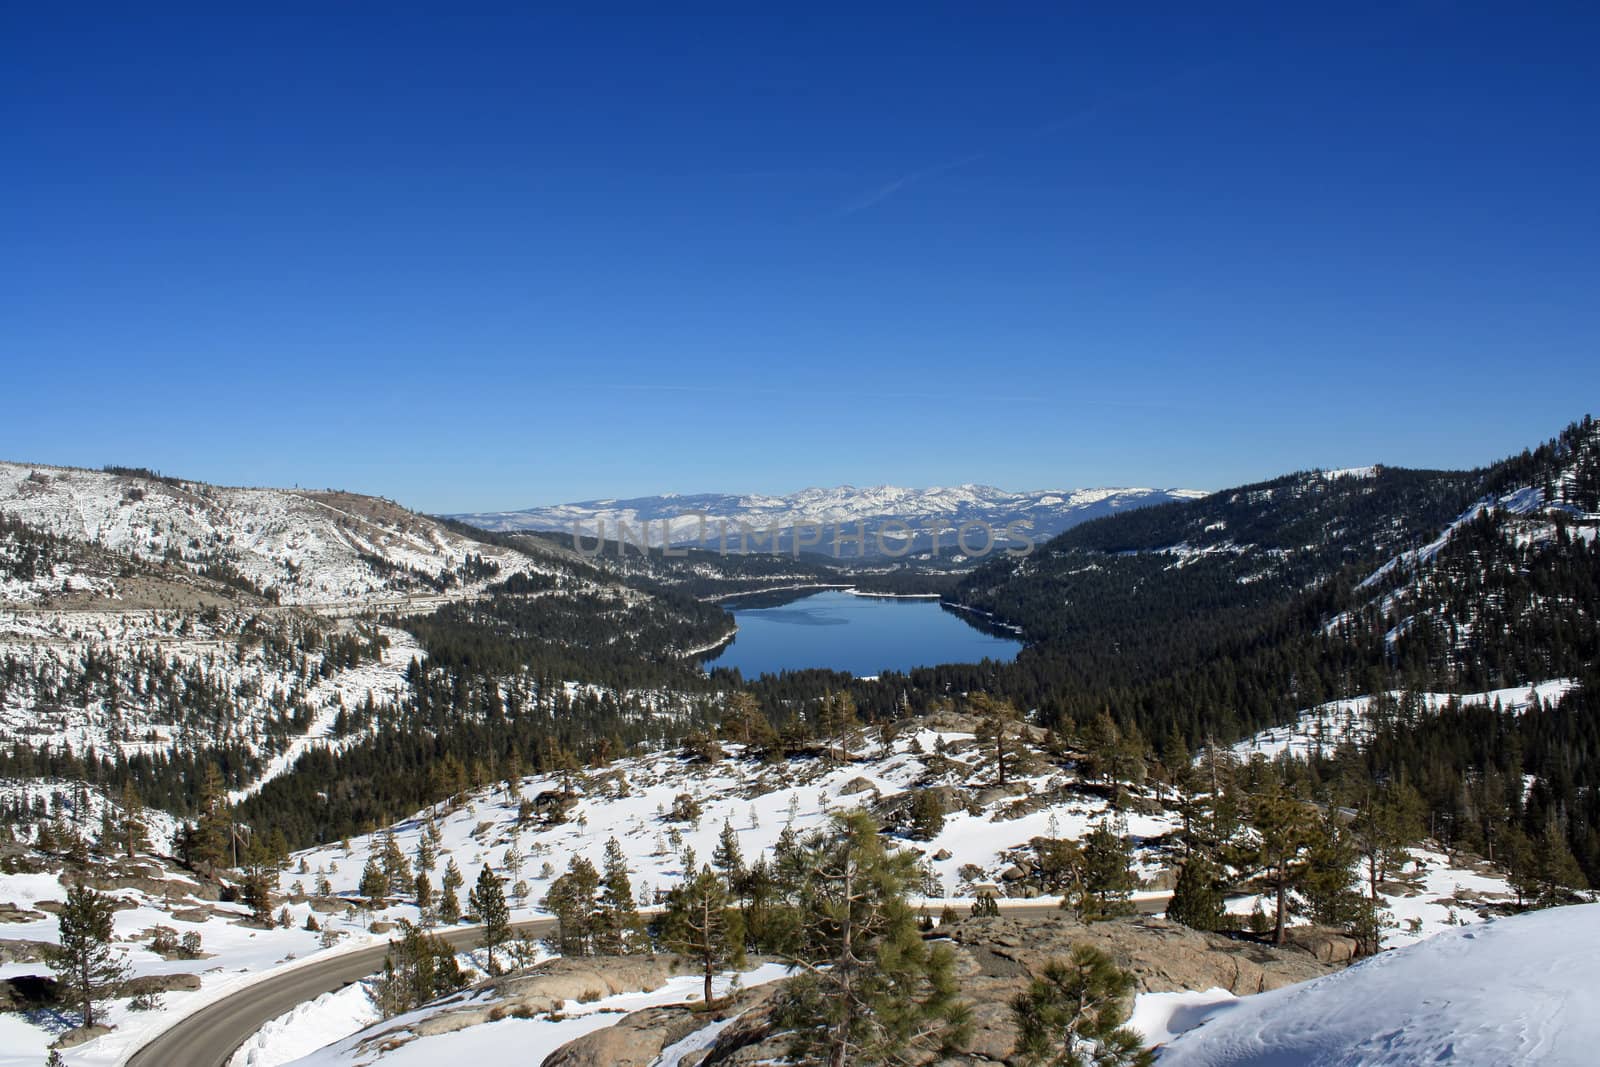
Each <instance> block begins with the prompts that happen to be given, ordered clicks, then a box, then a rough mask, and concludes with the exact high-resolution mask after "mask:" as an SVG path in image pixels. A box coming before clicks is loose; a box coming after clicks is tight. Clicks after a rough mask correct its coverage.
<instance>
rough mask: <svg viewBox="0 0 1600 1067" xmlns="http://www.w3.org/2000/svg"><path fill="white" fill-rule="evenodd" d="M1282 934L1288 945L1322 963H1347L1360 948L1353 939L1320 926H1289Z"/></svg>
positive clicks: (1354, 956)
mask: <svg viewBox="0 0 1600 1067" xmlns="http://www.w3.org/2000/svg"><path fill="white" fill-rule="evenodd" d="M1283 933H1284V938H1285V940H1286V941H1287V943H1288V944H1290V945H1292V946H1294V947H1295V948H1298V949H1300V950H1301V951H1303V952H1307V953H1310V954H1311V956H1312V958H1313V959H1318V960H1321V961H1322V962H1323V963H1348V962H1349V961H1351V960H1353V959H1355V958H1356V953H1357V952H1359V951H1360V948H1361V946H1360V944H1359V943H1358V942H1357V941H1356V939H1355V938H1353V937H1350V936H1348V935H1345V934H1341V933H1339V932H1338V931H1337V930H1329V929H1326V928H1324V927H1320V926H1291V927H1289V928H1288V929H1286V930H1285V931H1284V932H1283Z"/></svg>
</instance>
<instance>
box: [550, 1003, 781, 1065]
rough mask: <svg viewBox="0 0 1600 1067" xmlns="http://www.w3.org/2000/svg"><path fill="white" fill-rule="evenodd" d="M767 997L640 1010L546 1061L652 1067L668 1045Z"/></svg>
mask: <svg viewBox="0 0 1600 1067" xmlns="http://www.w3.org/2000/svg"><path fill="white" fill-rule="evenodd" d="M766 995H767V991H766V990H765V989H764V988H757V989H753V990H750V991H749V993H746V994H743V995H740V996H739V997H738V998H736V999H735V1000H734V1001H733V1002H731V1003H727V1004H723V1005H721V1006H720V1007H718V1008H717V1010H716V1011H711V1012H708V1011H705V1010H704V1009H703V1008H701V1007H699V1006H694V1007H690V1006H688V1005H673V1006H671V1007H665V1008H646V1009H645V1010H644V1011H636V1012H634V1013H633V1014H632V1015H629V1016H626V1017H625V1018H624V1019H623V1020H622V1021H621V1022H619V1023H618V1024H617V1025H615V1026H608V1027H606V1028H605V1029H604V1030H597V1031H595V1032H594V1033H591V1034H585V1035H584V1036H582V1037H580V1038H577V1039H576V1040H573V1041H569V1042H568V1043H567V1044H565V1045H562V1046H561V1047H560V1048H558V1049H556V1050H555V1051H554V1052H552V1053H551V1054H550V1055H549V1056H548V1057H547V1058H546V1059H545V1061H544V1067H649V1065H650V1064H652V1063H654V1062H655V1061H656V1059H657V1057H659V1056H660V1055H661V1051H662V1050H663V1049H665V1048H666V1047H667V1046H668V1045H672V1044H675V1043H677V1042H679V1041H682V1040H683V1039H684V1038H686V1037H688V1036H689V1035H690V1034H692V1033H694V1032H695V1031H696V1030H699V1029H700V1028H701V1027H703V1026H706V1025H707V1024H709V1023H713V1022H721V1021H722V1020H724V1019H729V1018H732V1017H733V1016H736V1015H738V1014H740V1013H741V1012H744V1011H748V1010H749V1008H750V1006H751V1005H752V1004H753V1003H755V1002H756V1001H757V1000H758V999H762V1000H764V999H765V996H766ZM680 1063H681V1061H680Z"/></svg>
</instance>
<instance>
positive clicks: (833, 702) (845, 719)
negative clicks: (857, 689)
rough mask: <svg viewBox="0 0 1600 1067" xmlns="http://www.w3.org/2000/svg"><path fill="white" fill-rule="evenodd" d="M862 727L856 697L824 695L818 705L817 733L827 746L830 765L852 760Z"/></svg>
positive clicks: (834, 694)
mask: <svg viewBox="0 0 1600 1067" xmlns="http://www.w3.org/2000/svg"><path fill="white" fill-rule="evenodd" d="M860 726H861V720H860V718H859V717H858V716H857V714H856V702H855V698H854V697H852V696H851V695H850V694H849V693H842V692H829V693H825V694H823V697H822V702H821V703H820V704H818V705H817V732H818V733H820V734H821V735H822V739H823V741H824V742H825V743H826V745H827V753H828V762H829V763H842V762H844V761H845V760H847V759H849V758H850V750H851V748H853V747H854V742H855V736H856V731H857V730H858V729H860Z"/></svg>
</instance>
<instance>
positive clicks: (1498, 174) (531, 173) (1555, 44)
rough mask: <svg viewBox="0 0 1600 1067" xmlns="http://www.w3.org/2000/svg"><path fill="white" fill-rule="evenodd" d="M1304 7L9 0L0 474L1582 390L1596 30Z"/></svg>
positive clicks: (392, 458) (1477, 453) (584, 491)
mask: <svg viewBox="0 0 1600 1067" xmlns="http://www.w3.org/2000/svg"><path fill="white" fill-rule="evenodd" d="M1300 6H1301V5H1259V6H1255V7H1233V8H1218V9H1208V10H1207V11H1206V12H1203V13H1200V12H1196V11H1192V10H1186V7H1185V6H1179V7H1173V8H1171V9H1169V10H1162V9H1160V8H1157V7H1154V6H1149V7H1142V8H1141V9H1140V12H1141V13H1140V14H1138V15H1134V16H1121V17H1116V18H1110V17H1103V16H1099V15H1096V14H1093V13H1089V12H1087V11H1086V10H1082V9H1080V10H1064V9H1067V8H1075V7H1077V8H1086V6H1080V5H1052V6H1051V7H1048V8H1047V7H1041V8H1038V9H1029V8H1027V7H1025V6H1010V7H1006V8H1004V9H994V8H989V9H983V11H981V12H980V10H979V9H978V8H974V7H972V6H970V5H967V6H965V7H964V8H961V7H950V8H943V7H939V6H937V5H930V6H918V7H917V8H916V10H917V12H918V14H916V15H910V14H904V13H900V14H892V15H890V14H886V15H884V16H882V17H867V16H861V15H851V16H848V17H845V16H842V15H830V14H828V13H826V12H825V10H823V9H818V8H815V7H807V8H799V7H795V8H793V9H791V11H790V13H786V14H783V15H781V16H776V17H761V18H755V17H750V18H744V17H739V18H735V17H729V16H721V17H706V18H690V17H676V18H667V17H646V16H635V17H620V16H619V17H612V18H607V19H592V18H591V19H579V18H574V17H562V18H557V17H544V16H539V17H531V16H506V17H498V18H496V17H487V16H484V17H471V18H465V17H454V16H450V15H447V14H435V15H432V16H429V15H425V14H416V15H407V16H404V17H399V16H384V17H381V18H380V17H376V16H371V15H349V16H344V17H340V18H321V17H310V16H302V17H278V18H259V19H246V18H244V17H210V18H208V17H204V16H198V15H194V14H181V15H179V14H171V15H159V14H158V15H151V14H146V13H144V12H143V9H141V14H140V15H139V16H137V17H129V16H127V15H125V14H124V15H114V14H107V15H105V16H103V17H92V16H91V15H89V14H82V15H80V16H79V17H77V18H75V19H73V20H49V21H47V20H44V19H42V18H41V17H40V16H38V15H36V14H35V13H34V12H32V11H28V10H25V9H26V8H27V7H28V5H22V6H14V7H13V8H12V9H11V10H10V12H9V13H7V14H5V15H3V16H0V115H3V116H4V126H3V131H4V132H3V133H0V138H3V141H0V144H3V146H4V147H3V148H0V156H3V157H4V159H5V162H4V163H3V165H0V193H3V197H0V233H3V234H4V237H3V242H4V248H5V255H4V256H0V371H3V377H0V381H3V382H4V384H5V393H6V394H7V399H6V401H5V402H4V403H3V415H0V456H3V457H5V458H10V459H19V460H27V461H36V462H54V463H67V464H81V465H88V466H99V465H101V464H104V463H122V464H138V465H146V466H151V467H156V468H158V469H161V470H163V471H166V472H171V473H177V474H182V475H185V476H191V477H197V478H204V479H207V480H212V481H220V482H225V483H230V484H282V485H290V484H300V485H307V486H325V485H334V486H339V487H343V488H349V489H354V490H358V491H365V492H373V493H381V494H384V495H387V496H391V497H394V498H396V499H399V500H401V501H402V502H405V503H407V504H410V505H413V506H415V507H418V508H422V509H425V510H432V511H456V510H479V509H491V508H510V507H519V506H527V505H531V504H536V503H551V502H557V501H562V500H570V499H580V498H590V497H600V496H613V495H635V494H645V493H652V492H657V491H673V490H675V491H706V490H732V491H742V490H763V491H784V490H792V489H796V488H799V487H801V486H804V485H813V484H835V483H842V482H853V483H856V484H877V483H884V482H891V483H898V484H910V485H933V484H948V483H955V482H965V481H980V482H989V483H993V484H998V485H1003V486H1007V487H1012V488H1025V487H1045V486H1051V487H1067V486H1080V485H1102V484H1119V485H1128V484H1133V485H1159V486H1193V487H1199V488H1219V487H1222V486H1226V485H1230V484H1237V483H1239V482H1243V481H1247V480H1251V479H1255V478H1260V477H1266V476H1270V475H1273V474H1277V473H1281V472H1283V471H1286V470H1290V469H1294V468H1300V467H1308V466H1313V465H1322V466H1341V465H1350V464H1359V463H1367V462H1372V461H1382V462H1388V463H1395V464H1405V465H1412V466H1466V465H1473V464H1476V463H1480V462H1485V461H1488V460H1491V459H1493V458H1496V457H1497V456H1500V455H1502V454H1505V453H1508V452H1512V451H1516V450H1520V449H1521V448H1522V447H1524V446H1525V445H1530V444H1533V443H1536V442H1537V441H1539V440H1541V439H1543V438H1545V437H1548V436H1550V435H1552V434H1554V433H1555V432H1556V431H1557V430H1559V429H1560V428H1561V426H1562V425H1564V424H1565V423H1566V422H1567V421H1569V420H1571V419H1573V418H1576V417H1578V416H1581V415H1582V414H1583V413H1584V412H1585V411H1596V410H1597V409H1600V402H1597V401H1600V388H1597V387H1600V358H1597V355H1600V353H1597V338H1600V296H1597V294H1600V255H1597V252H1600V218H1597V207H1596V204H1597V198H1596V193H1595V190H1596V189H1597V188H1600V138H1597V137H1596V136H1595V131H1596V130H1600V60H1597V59H1596V56H1597V55H1600V32H1597V31H1600V15H1597V14H1596V13H1595V12H1594V10H1593V8H1592V7H1591V8H1588V9H1587V10H1586V9H1585V8H1583V7H1580V6H1572V7H1566V8H1563V7H1557V6H1554V5H1541V6H1540V8H1539V12H1537V13H1534V14H1529V13H1528V12H1527V11H1526V10H1520V9H1518V8H1516V7H1513V6H1512V5H1501V7H1500V9H1499V13H1498V14H1496V13H1492V12H1491V13H1485V12H1484V10H1482V9H1479V10H1475V11H1474V10H1466V9H1464V8H1457V7H1454V6H1451V5H1446V4H1438V3H1430V4H1399V5H1379V6H1373V7H1370V8H1367V9H1365V11H1364V12H1363V11H1362V10H1361V8H1360V6H1359V5H1338V6H1337V7H1336V8H1332V9H1329V10H1328V11H1325V12H1323V13H1321V14H1307V13H1305V12H1286V11H1285V10H1283V9H1284V8H1286V7H1300ZM1208 8H1209V5H1208ZM41 10H42V9H41ZM120 10H122V11H126V10H127V9H126V8H122V9H120ZM440 10H441V11H442V10H443V9H440ZM852 10H859V9H852ZM905 10H910V9H909V8H907V9H905ZM1001 10H1003V14H996V13H995V12H996V11H1001ZM1597 413H1600V412H1597Z"/></svg>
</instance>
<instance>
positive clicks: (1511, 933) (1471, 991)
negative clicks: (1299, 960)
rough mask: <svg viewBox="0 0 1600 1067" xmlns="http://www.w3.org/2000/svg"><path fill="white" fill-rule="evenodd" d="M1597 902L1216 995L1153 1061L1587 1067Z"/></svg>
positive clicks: (1592, 1029)
mask: <svg viewBox="0 0 1600 1067" xmlns="http://www.w3.org/2000/svg"><path fill="white" fill-rule="evenodd" d="M1596 944H1600V905H1595V904H1584V905H1577V906H1573V907H1566V908H1553V909H1550V910H1547V911H1540V912H1532V913H1529V914H1525V915H1519V916H1514V917H1512V918H1508V919H1498V920H1495V921H1494V922H1490V923H1484V924H1480V925H1476V926H1472V927H1467V928H1464V929H1459V930H1452V931H1448V932H1446V933H1443V934H1440V935H1439V936H1437V937H1434V938H1431V939H1429V940H1427V941H1425V942H1422V943H1420V944H1417V945H1413V946H1410V947H1408V948H1405V949H1401V950H1398V951H1394V952H1386V953H1383V954H1380V955H1378V956H1374V957H1371V958H1369V959H1367V960H1364V961H1362V962H1360V963H1357V964H1356V965H1355V966H1353V967H1351V968H1349V969H1348V970H1345V971H1341V972H1338V973H1336V974H1331V975H1328V976H1326V977H1323V978H1319V979H1316V980H1314V981H1311V982H1305V983H1301V984H1299V985H1294V986H1288V987H1286V988H1283V989H1277V990H1273V991H1271V992H1267V993H1261V994H1258V995H1256V996H1251V997H1245V998H1243V999H1241V1000H1237V1001H1222V1002H1219V1003H1218V1004H1217V1005H1216V1006H1215V1007H1214V1009H1213V1012H1212V1015H1211V1017H1210V1018H1209V1019H1208V1020H1207V1021H1206V1022H1205V1023H1204V1024H1203V1025H1200V1026H1198V1027H1196V1028H1194V1029H1191V1030H1189V1031H1188V1032H1187V1033H1184V1034H1182V1035H1180V1036H1178V1037H1177V1038H1176V1040H1174V1041H1173V1042H1172V1043H1171V1044H1170V1045H1168V1046H1167V1048H1166V1049H1165V1050H1164V1051H1163V1052H1162V1054H1161V1059H1160V1063H1161V1067H1246V1065H1248V1067H1301V1065H1305V1064H1318V1065H1326V1067H1389V1065H1401V1064H1418V1063H1447V1064H1455V1065H1461V1067H1507V1065H1513V1064H1534V1063H1538V1064H1542V1065H1545V1067H1568V1065H1570V1067H1587V1065H1588V1064H1592V1063H1594V1062H1595V1049H1596V1048H1597V1047H1600V1013H1596V1012H1595V1011H1593V1010H1592V1008H1593V995H1594V994H1593V991H1594V990H1595V989H1596V988H1600V955H1597V954H1596V953H1595V952H1594V946H1595V945H1596Z"/></svg>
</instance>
